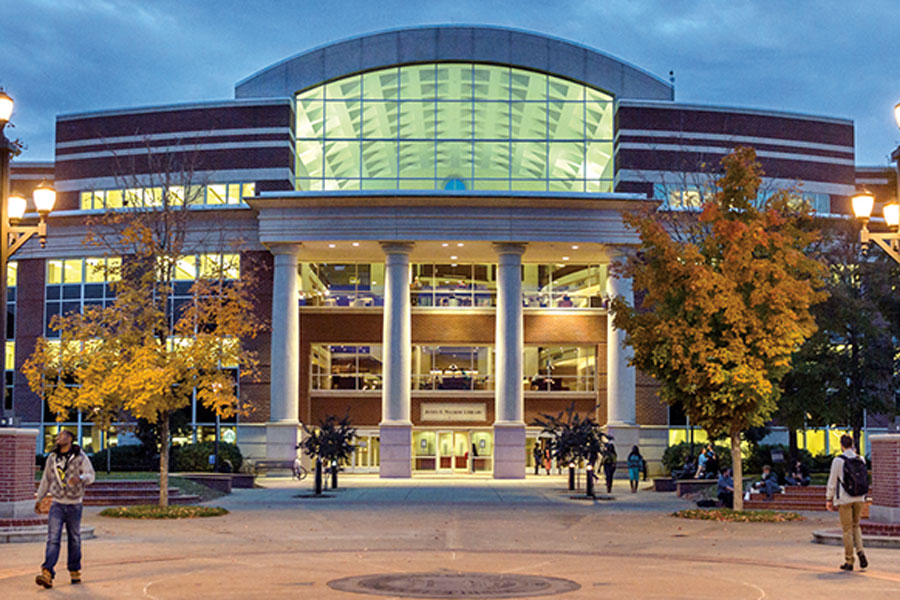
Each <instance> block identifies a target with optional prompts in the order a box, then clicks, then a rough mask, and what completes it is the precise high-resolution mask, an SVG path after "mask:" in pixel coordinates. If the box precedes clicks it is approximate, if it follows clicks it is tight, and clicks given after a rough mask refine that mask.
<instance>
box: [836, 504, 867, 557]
mask: <svg viewBox="0 0 900 600" xmlns="http://www.w3.org/2000/svg"><path fill="white" fill-rule="evenodd" d="M862 508H863V503H862V502H852V503H850V504H841V505H840V506H838V507H837V509H838V514H839V515H840V517H841V530H842V532H843V534H844V562H846V563H847V564H851V565H852V564H853V562H854V556H855V553H854V548H855V549H856V552H862V551H863V544H862V530H861V529H860V528H859V516H860V514H861V513H862Z"/></svg>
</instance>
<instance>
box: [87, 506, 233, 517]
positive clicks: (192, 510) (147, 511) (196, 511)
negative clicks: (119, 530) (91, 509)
mask: <svg viewBox="0 0 900 600" xmlns="http://www.w3.org/2000/svg"><path fill="white" fill-rule="evenodd" d="M227 514H228V511H227V510H225V509H224V508H221V507H218V506H181V505H172V506H159V505H157V504H140V505H137V506H119V507H115V508H104V509H103V510H101V511H100V516H101V517H113V518H118V519H194V518H198V517H219V516H222V515H227Z"/></svg>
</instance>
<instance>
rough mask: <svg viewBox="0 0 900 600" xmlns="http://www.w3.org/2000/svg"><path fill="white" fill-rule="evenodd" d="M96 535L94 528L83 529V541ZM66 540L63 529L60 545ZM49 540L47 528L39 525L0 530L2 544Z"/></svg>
mask: <svg viewBox="0 0 900 600" xmlns="http://www.w3.org/2000/svg"><path fill="white" fill-rule="evenodd" d="M95 537H96V536H95V535H94V528H93V527H82V528H81V539H83V540H91V539H94V538H95ZM65 539H66V531H65V528H63V532H62V538H61V540H60V543H62V541H63V540H65ZM46 540H47V526H46V525H44V526H41V525H37V526H34V527H10V528H4V529H0V544H15V543H19V542H44V541H46Z"/></svg>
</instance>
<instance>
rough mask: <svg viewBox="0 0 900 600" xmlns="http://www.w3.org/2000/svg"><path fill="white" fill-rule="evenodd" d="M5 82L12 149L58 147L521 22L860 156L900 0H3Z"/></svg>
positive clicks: (876, 149) (880, 130)
mask: <svg viewBox="0 0 900 600" xmlns="http://www.w3.org/2000/svg"><path fill="white" fill-rule="evenodd" d="M0 14H3V15H4V18H3V19H2V21H0V86H3V87H4V88H5V90H6V92H7V93H8V94H9V95H10V96H12V97H13V98H14V99H15V101H16V108H15V112H14V114H13V118H12V121H11V125H13V126H14V127H12V128H11V127H9V126H7V132H6V133H7V136H8V137H10V138H12V139H20V140H21V141H22V142H23V143H24V145H25V147H26V149H25V152H24V153H23V154H22V156H20V157H19V160H50V159H52V158H53V143H54V128H55V118H56V116H57V115H59V114H68V113H78V112H88V111H95V110H103V109H108V108H124V107H132V106H148V105H156V104H171V103H179V102H196V101H204V100H220V99H225V98H233V97H234V84H235V83H237V82H238V81H240V80H241V79H243V78H245V77H246V76H248V75H251V74H252V73H254V72H256V71H258V70H260V69H262V68H263V67H266V66H268V65H270V64H272V63H275V62H278V61H280V60H282V59H283V58H286V57H288V56H291V55H294V54H297V53H299V52H302V51H304V50H307V49H310V48H313V47H316V46H320V45H323V44H326V43H329V42H332V41H336V40H340V39H344V38H348V37H354V36H357V35H361V34H365V33H369V32H373V31H380V30H385V29H393V28H397V27H411V26H416V25H429V24H445V23H456V24H482V25H498V26H508V27H515V28H518V29H525V30H530V31H535V32H539V33H544V34H549V35H552V36H556V37H560V38H563V39H567V40H570V41H574V42H577V43H580V44H583V45H586V46H589V47H592V48H594V49H597V50H600V51H602V52H605V53H607V54H610V55H613V56H615V57H617V58H619V59H622V60H624V61H626V62H629V63H631V64H633V65H636V66H638V67H641V68H643V69H645V70H647V71H649V72H651V73H653V74H655V75H657V76H659V77H661V78H664V79H665V78H667V77H668V73H669V71H670V70H671V71H674V72H675V78H676V82H675V97H676V100H677V101H681V102H693V103H700V104H715V105H724V106H735V107H750V108H761V109H771V110H784V111H793V112H801V113H809V114H815V115H826V116H831V117H839V118H847V119H852V120H853V121H854V122H855V125H856V161H857V164H859V165H878V164H881V165H886V164H888V163H889V160H890V158H889V156H890V153H891V151H892V150H893V149H894V148H896V147H897V145H898V144H900V130H898V128H897V125H896V123H895V122H894V119H893V115H892V112H893V107H894V105H895V104H896V103H897V102H898V101H900V2H898V1H897V0H851V1H847V0H838V1H832V0H792V1H787V0H765V1H764V0H755V1H754V0H742V1H740V2H727V1H725V0H720V1H713V0H542V1H533V0H517V1H507V0H442V1H435V0H417V1H409V0H407V1H401V0H365V1H345V0H325V1H322V0H318V1H310V0H290V1H288V0H238V1H235V0H0Z"/></svg>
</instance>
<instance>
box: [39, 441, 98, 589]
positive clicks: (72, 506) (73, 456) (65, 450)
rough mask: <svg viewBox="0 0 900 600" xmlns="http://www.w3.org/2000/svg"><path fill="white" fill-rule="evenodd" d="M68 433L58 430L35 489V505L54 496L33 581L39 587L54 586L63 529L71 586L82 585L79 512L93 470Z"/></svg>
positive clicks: (92, 475) (92, 476) (91, 479)
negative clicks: (39, 561)
mask: <svg viewBox="0 0 900 600" xmlns="http://www.w3.org/2000/svg"><path fill="white" fill-rule="evenodd" d="M74 441H75V436H73V435H72V433H71V432H69V431H65V430H63V431H60V432H59V435H57V436H56V447H55V448H54V449H53V452H51V453H50V455H49V456H48V457H47V463H46V466H45V467H44V476H43V477H42V478H41V484H40V485H39V486H38V492H37V503H36V504H35V511H37V510H38V505H39V504H40V502H41V500H42V499H43V498H44V496H46V495H48V494H49V495H50V496H52V497H53V503H52V504H51V505H50V515H49V521H48V530H47V550H46V553H45V556H44V564H42V565H41V574H40V575H38V576H37V577H36V578H35V582H36V583H37V584H38V585H41V586H44V587H45V588H50V587H53V577H54V576H55V575H56V572H55V571H54V567H55V566H56V561H57V560H58V559H59V540H60V537H61V536H62V528H63V525H64V524H65V526H66V536H67V537H68V561H67V563H68V567H69V575H70V577H71V581H72V583H81V509H82V503H81V502H82V499H83V498H84V487H85V486H86V485H90V484H91V483H92V482H93V481H94V467H93V466H91V461H90V459H89V458H88V457H87V455H86V454H85V453H84V452H82V451H81V448H79V447H78V445H77V444H73V443H72V442H74Z"/></svg>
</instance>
